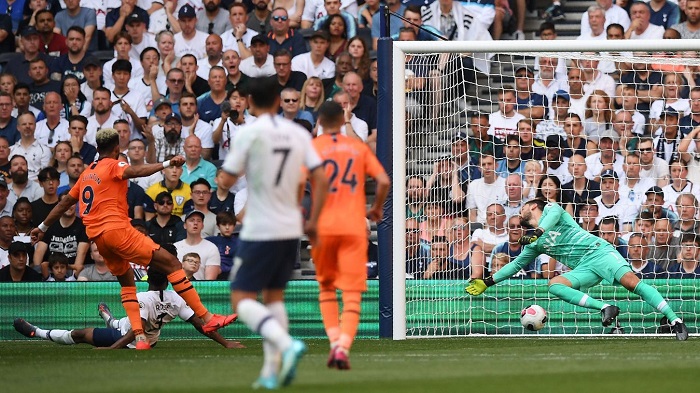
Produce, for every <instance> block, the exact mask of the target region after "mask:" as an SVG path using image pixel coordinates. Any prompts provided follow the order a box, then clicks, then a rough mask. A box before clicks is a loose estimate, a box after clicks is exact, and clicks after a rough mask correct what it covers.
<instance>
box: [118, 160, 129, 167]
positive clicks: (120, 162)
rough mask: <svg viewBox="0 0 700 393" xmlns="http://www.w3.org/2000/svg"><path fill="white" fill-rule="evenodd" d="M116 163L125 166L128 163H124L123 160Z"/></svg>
mask: <svg viewBox="0 0 700 393" xmlns="http://www.w3.org/2000/svg"><path fill="white" fill-rule="evenodd" d="M118 165H119V166H127V165H129V164H128V163H126V162H124V161H119V164H118Z"/></svg>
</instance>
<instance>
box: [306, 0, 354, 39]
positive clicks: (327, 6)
mask: <svg viewBox="0 0 700 393" xmlns="http://www.w3.org/2000/svg"><path fill="white" fill-rule="evenodd" d="M341 8H343V9H341ZM333 15H340V16H342V17H343V19H344V20H345V24H346V26H347V34H348V37H354V36H356V35H357V22H356V21H355V18H356V17H357V3H356V2H355V1H345V2H343V3H341V1H340V0H309V1H307V2H306V3H305V4H304V14H303V15H302V19H301V27H302V28H303V29H308V28H311V27H313V29H314V30H321V27H322V26H323V24H324V23H326V21H327V20H328V19H329V18H330V17H331V16H333Z"/></svg>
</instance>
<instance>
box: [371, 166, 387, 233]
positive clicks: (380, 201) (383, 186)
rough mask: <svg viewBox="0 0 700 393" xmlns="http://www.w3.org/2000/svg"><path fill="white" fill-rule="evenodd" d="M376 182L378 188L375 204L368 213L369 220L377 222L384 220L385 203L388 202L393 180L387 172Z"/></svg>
mask: <svg viewBox="0 0 700 393" xmlns="http://www.w3.org/2000/svg"><path fill="white" fill-rule="evenodd" d="M374 180H375V181H376V182H377V188H376V190H375V192H374V195H375V196H374V203H373V204H372V207H371V208H370V209H369V211H368V212H367V218H369V219H370V220H372V221H375V222H376V221H379V220H381V219H382V213H383V211H382V209H383V207H384V201H386V197H387V195H389V187H390V186H391V180H390V179H389V176H388V175H387V174H386V172H382V173H380V174H378V175H377V176H376V177H375V178H374Z"/></svg>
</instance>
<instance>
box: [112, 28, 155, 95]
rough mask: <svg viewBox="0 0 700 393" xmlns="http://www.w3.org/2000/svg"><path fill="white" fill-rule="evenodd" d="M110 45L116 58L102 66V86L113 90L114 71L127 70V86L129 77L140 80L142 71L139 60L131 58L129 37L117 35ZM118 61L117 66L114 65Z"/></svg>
mask: <svg viewBox="0 0 700 393" xmlns="http://www.w3.org/2000/svg"><path fill="white" fill-rule="evenodd" d="M112 44H113V45H114V51H115V52H116V56H115V57H114V59H112V60H110V61H108V62H106V63H105V64H104V66H102V79H103V80H104V86H105V87H106V88H108V89H110V90H114V85H115V80H114V78H115V76H114V72H115V70H116V69H119V71H127V70H128V72H129V74H130V77H129V79H128V80H127V84H128V81H129V80H130V79H131V77H133V78H134V79H137V78H142V77H143V75H144V70H143V68H142V67H141V62H140V61H139V58H138V57H132V56H131V36H130V35H129V34H128V33H126V32H120V33H119V34H117V38H115V39H114V41H113V42H112ZM120 60H122V61H120ZM118 61H119V65H116V64H117V62H118ZM124 62H126V63H129V65H130V66H131V67H130V68H127V66H125V65H124ZM115 65H116V67H115ZM149 71H150V70H149Z"/></svg>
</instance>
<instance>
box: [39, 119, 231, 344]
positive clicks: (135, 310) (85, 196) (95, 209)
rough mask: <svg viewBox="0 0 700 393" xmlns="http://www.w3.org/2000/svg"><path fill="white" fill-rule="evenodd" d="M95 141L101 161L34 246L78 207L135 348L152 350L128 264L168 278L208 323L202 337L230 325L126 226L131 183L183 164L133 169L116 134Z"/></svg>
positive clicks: (164, 255) (177, 160)
mask: <svg viewBox="0 0 700 393" xmlns="http://www.w3.org/2000/svg"><path fill="white" fill-rule="evenodd" d="M96 140H97V151H98V153H99V154H100V159H99V160H98V161H96V162H93V163H92V164H90V165H89V166H88V168H87V169H85V171H84V172H83V173H82V174H81V175H80V178H79V179H78V181H77V182H76V184H75V186H74V187H73V188H72V189H71V190H70V192H69V193H68V195H66V196H65V197H64V198H63V199H61V201H60V202H59V203H58V205H57V206H56V207H54V208H53V209H52V210H51V212H50V213H49V215H48V216H47V217H46V219H45V220H44V222H42V223H41V224H40V225H39V227H38V228H34V229H32V231H31V236H32V241H33V242H36V241H38V240H40V239H41V238H42V237H43V236H44V232H46V229H47V228H48V227H49V226H51V225H52V224H53V223H54V222H56V220H58V219H59V218H60V217H61V215H62V214H63V212H65V211H66V210H67V209H69V208H70V207H72V206H73V205H74V204H75V203H76V202H79V211H80V213H81V218H82V220H83V223H84V224H85V231H86V232H87V235H88V237H89V238H90V240H92V241H94V242H95V244H96V245H97V248H98V250H99V251H100V254H101V255H102V256H103V257H104V259H105V262H106V263H107V266H108V267H109V270H110V271H111V272H112V274H114V275H115V276H117V278H118V279H119V283H120V284H121V286H122V291H121V297H122V304H123V305H124V309H125V310H126V313H127V316H128V317H129V321H130V322H131V326H132V329H133V331H134V335H135V337H136V349H149V348H150V345H149V344H148V342H147V340H146V336H145V334H144V331H143V327H142V324H141V317H140V314H139V304H138V301H137V298H136V284H135V283H134V272H133V270H132V269H131V266H130V265H129V262H134V263H138V264H139V265H142V266H148V265H149V264H152V266H154V267H156V268H157V269H158V270H160V271H162V272H164V273H166V274H167V275H168V281H170V283H171V284H173V289H174V290H175V291H177V292H178V294H180V296H181V297H182V298H183V299H184V300H185V302H187V304H188V305H189V306H190V307H191V308H192V310H193V311H194V312H195V313H196V314H197V316H198V317H200V318H202V319H203V320H204V321H205V322H207V323H206V324H205V325H204V331H205V332H212V331H214V330H216V329H218V328H220V327H223V326H225V325H227V324H229V323H231V322H233V321H234V320H235V318H236V317H235V315H233V316H228V317H224V316H220V315H213V314H211V313H210V312H209V311H207V309H206V308H205V307H204V305H202V302H201V301H200V299H199V295H198V294H197V292H196V291H195V290H194V288H193V287H192V284H191V283H190V282H189V280H187V278H186V277H185V273H184V271H183V270H182V264H181V263H180V262H179V261H178V259H177V257H175V256H173V255H172V254H171V253H169V252H167V251H165V250H163V249H162V248H160V246H159V245H157V244H156V243H154V242H153V241H152V240H151V239H150V238H149V237H148V236H146V235H143V234H142V233H140V232H138V231H137V230H136V229H134V228H133V227H132V226H131V224H130V222H129V221H130V220H129V216H128V205H127V202H126V193H127V186H128V181H129V179H132V178H136V177H144V176H149V175H151V174H153V173H155V172H158V171H160V170H162V169H163V168H165V167H168V166H170V165H175V166H181V165H182V164H183V163H184V162H185V159H184V158H183V157H181V156H177V157H174V158H172V159H171V160H169V161H166V162H164V163H162V164H160V163H158V164H146V165H141V166H138V167H132V166H129V164H127V163H125V162H120V161H118V160H117V157H118V156H119V152H120V150H119V134H118V133H117V131H116V130H114V129H112V128H104V129H102V130H100V131H99V132H98V133H97V137H96Z"/></svg>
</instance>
